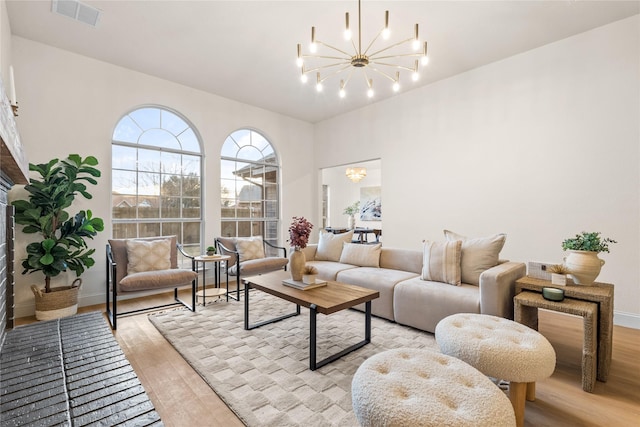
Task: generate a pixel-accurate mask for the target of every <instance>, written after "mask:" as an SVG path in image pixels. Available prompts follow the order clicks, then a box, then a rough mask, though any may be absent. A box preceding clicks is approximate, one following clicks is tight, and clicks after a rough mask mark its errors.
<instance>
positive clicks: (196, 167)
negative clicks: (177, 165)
mask: <svg viewBox="0 0 640 427" xmlns="http://www.w3.org/2000/svg"><path fill="white" fill-rule="evenodd" d="M200 169H201V168H200V157H198V156H189V155H187V154H183V155H182V174H183V175H196V176H200Z"/></svg>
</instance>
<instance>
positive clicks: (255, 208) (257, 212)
mask: <svg viewBox="0 0 640 427" xmlns="http://www.w3.org/2000/svg"><path fill="white" fill-rule="evenodd" d="M250 209H251V211H250V212H251V218H262V216H263V215H262V202H254V203H251V205H250Z"/></svg>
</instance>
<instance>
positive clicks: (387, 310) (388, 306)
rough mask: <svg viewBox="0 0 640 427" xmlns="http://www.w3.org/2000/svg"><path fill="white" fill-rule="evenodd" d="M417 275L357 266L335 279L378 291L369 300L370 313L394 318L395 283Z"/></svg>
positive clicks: (356, 307) (360, 308)
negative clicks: (372, 298)
mask: <svg viewBox="0 0 640 427" xmlns="http://www.w3.org/2000/svg"><path fill="white" fill-rule="evenodd" d="M417 276H418V275H417V274H415V273H411V272H408V271H401V270H392V269H387V268H376V267H358V268H352V269H348V270H343V271H341V272H339V273H338V275H337V277H336V280H337V281H338V282H343V283H349V284H350V285H356V286H362V287H363V288H367V289H373V290H374V291H378V292H380V297H379V298H376V299H374V300H373V301H371V313H372V314H373V315H375V316H379V317H383V318H385V319H389V320H394V312H393V298H394V297H393V290H394V288H395V286H396V283H398V282H402V281H404V280H407V279H410V278H412V277H417ZM447 286H449V285H447ZM449 287H452V286H449ZM354 308H355V309H358V310H364V309H365V305H364V304H360V305H357V306H355V307H354Z"/></svg>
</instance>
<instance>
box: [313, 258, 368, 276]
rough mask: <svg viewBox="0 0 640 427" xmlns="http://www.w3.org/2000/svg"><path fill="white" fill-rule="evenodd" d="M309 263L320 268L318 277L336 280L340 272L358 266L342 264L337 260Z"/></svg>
mask: <svg viewBox="0 0 640 427" xmlns="http://www.w3.org/2000/svg"><path fill="white" fill-rule="evenodd" d="M307 265H310V266H313V267H315V268H317V269H318V278H319V279H322V280H336V277H337V275H338V273H340V272H341V271H343V270H349V269H352V268H358V266H357V265H351V264H342V263H339V262H335V261H307Z"/></svg>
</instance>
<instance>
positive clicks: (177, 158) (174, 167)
mask: <svg viewBox="0 0 640 427" xmlns="http://www.w3.org/2000/svg"><path fill="white" fill-rule="evenodd" d="M160 162H161V163H162V169H161V171H162V172H163V173H171V174H177V175H180V174H181V173H182V155H180V154H177V153H169V152H166V151H162V152H161V153H160Z"/></svg>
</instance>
